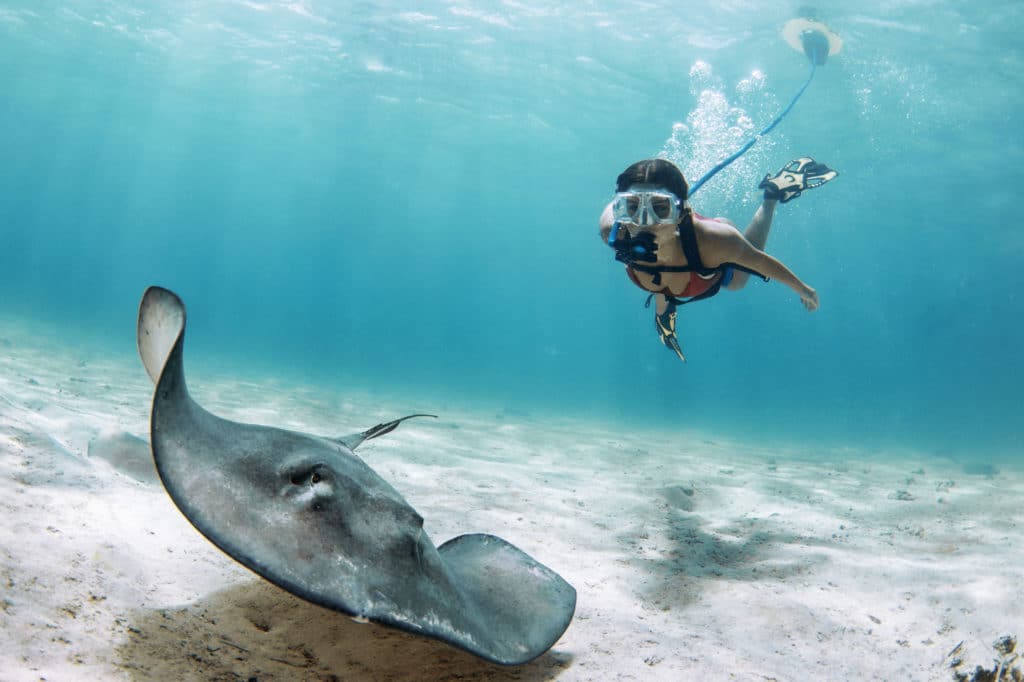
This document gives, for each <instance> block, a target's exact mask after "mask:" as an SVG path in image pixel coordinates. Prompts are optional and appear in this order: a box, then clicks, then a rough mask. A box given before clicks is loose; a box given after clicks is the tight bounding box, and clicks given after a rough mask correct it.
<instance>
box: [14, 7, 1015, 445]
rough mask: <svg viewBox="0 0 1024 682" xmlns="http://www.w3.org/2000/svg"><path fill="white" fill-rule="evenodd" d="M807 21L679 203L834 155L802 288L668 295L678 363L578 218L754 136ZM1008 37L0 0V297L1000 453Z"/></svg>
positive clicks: (872, 21)
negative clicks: (153, 287)
mask: <svg viewBox="0 0 1024 682" xmlns="http://www.w3.org/2000/svg"><path fill="white" fill-rule="evenodd" d="M808 14H813V15H815V16H816V18H817V19H819V20H821V21H824V22H825V23H827V24H828V25H829V26H830V27H831V28H832V29H833V30H835V31H836V32H837V33H838V34H839V35H841V36H842V38H843V40H844V42H845V45H844V48H843V50H842V52H841V53H840V54H839V55H837V56H835V57H833V58H831V59H830V60H829V62H828V64H827V65H825V66H824V67H823V68H821V69H819V70H818V72H817V74H816V75H815V77H814V80H813V82H812V84H811V85H810V87H809V89H808V90H807V92H806V93H805V94H804V96H803V98H802V99H801V100H800V101H799V102H798V103H797V105H796V106H795V107H794V109H793V110H792V111H791V112H790V113H789V115H788V116H787V117H786V118H785V119H784V120H783V122H782V123H781V124H780V125H779V127H778V128H776V129H775V130H774V131H773V132H772V133H771V134H770V135H768V136H767V137H765V138H764V139H762V140H761V141H760V142H759V143H758V144H757V145H755V146H754V148H753V149H752V150H751V151H750V152H749V153H748V154H746V155H745V156H744V157H742V158H741V159H740V161H738V162H737V163H736V164H734V165H733V166H730V168H729V169H728V170H726V171H725V172H723V173H721V174H720V175H718V176H717V177H716V178H715V179H714V180H712V181H711V182H710V183H709V184H708V185H706V186H705V187H704V188H703V189H702V190H701V191H700V193H699V194H698V195H697V196H696V197H695V198H694V205H695V207H696V209H697V210H698V211H699V212H701V213H703V214H706V215H722V216H728V217H730V218H732V219H733V220H734V221H736V222H737V223H739V224H740V225H741V226H742V225H744V224H745V223H746V221H747V220H748V219H749V217H750V216H751V215H752V213H753V211H754V209H755V208H756V206H757V203H758V192H757V190H756V185H757V183H758V181H759V180H760V178H761V177H762V176H763V175H764V174H765V173H767V172H774V171H776V170H778V168H779V167H781V166H782V165H783V164H784V163H786V162H787V161H789V160H790V159H792V158H795V157H799V156H805V155H806V156H813V157H814V158H816V159H818V160H820V161H824V162H826V163H828V164H829V165H830V166H832V167H833V168H836V169H837V170H839V172H840V174H841V175H840V177H839V178H837V179H836V180H835V181H834V182H832V183H831V184H829V185H828V186H826V187H823V188H821V189H818V190H815V191H814V192H809V193H807V194H805V195H804V196H803V197H801V198H799V199H798V200H797V201H795V202H792V203H790V204H786V205H784V206H780V207H779V210H778V212H777V214H776V220H775V224H774V228H773V231H772V234H771V238H770V240H769V243H768V249H767V250H768V251H769V252H770V253H772V254H773V255H775V256H777V257H778V258H780V259H781V260H782V261H784V262H785V263H786V264H787V265H789V266H790V267H791V268H792V269H793V270H794V271H795V272H796V273H797V275H798V276H800V277H801V278H802V279H803V280H804V281H806V282H807V283H809V284H810V285H811V286H813V287H815V288H816V289H817V291H818V293H819V295H820V297H821V308H820V310H819V311H818V312H816V313H813V314H810V313H807V312H806V311H805V310H804V309H803V307H802V306H801V305H800V302H799V300H798V299H797V297H796V296H795V295H794V294H793V293H792V292H790V291H789V290H788V289H786V288H785V287H783V286H781V285H779V284H777V283H770V284H761V283H757V282H751V283H750V284H749V285H748V287H747V288H746V289H745V290H743V291H742V292H739V293H736V294H733V293H723V294H721V295H719V296H718V297H716V298H715V299H714V300H713V301H711V302H708V303H702V304H696V305H694V306H692V307H688V308H686V309H684V310H683V311H682V313H681V314H680V337H681V339H682V343H683V347H684V349H685V351H686V352H687V354H688V356H689V362H688V363H687V364H686V365H683V364H681V363H679V362H678V360H677V359H676V358H675V357H674V356H673V355H672V354H671V353H670V352H668V351H666V350H665V349H664V348H662V347H661V346H660V345H659V343H658V340H657V337H656V335H655V333H654V329H653V323H652V314H651V311H650V310H646V309H644V307H643V300H644V294H643V293H642V292H640V290H638V289H637V288H636V287H634V286H633V285H632V284H631V283H629V282H628V280H627V279H626V277H625V276H624V274H623V271H622V267H621V265H620V264H618V263H616V262H615V261H614V260H613V258H612V252H611V250H610V249H609V248H608V247H607V246H605V245H603V244H602V242H601V241H600V240H599V238H598V235H597V220H598V216H599V214H600V212H601V210H602V208H603V206H604V205H605V203H606V202H607V201H608V200H609V199H610V198H611V195H612V193H613V191H614V181H615V177H616V175H617V174H618V173H619V172H621V171H622V170H623V169H624V168H625V167H626V166H627V165H629V164H630V163H632V162H634V161H636V160H639V159H641V158H645V157H650V156H654V155H657V154H664V155H667V156H669V157H670V158H673V159H674V160H676V161H677V162H678V163H679V164H680V165H681V166H682V167H683V168H684V170H685V171H686V173H687V174H688V176H690V177H691V178H692V177H695V176H698V175H700V174H701V173H703V172H704V171H705V170H707V169H708V168H710V167H711V166H712V165H714V163H715V162H716V161H718V160H720V159H721V158H723V157H724V156H726V155H727V154H728V153H729V152H731V151H732V150H734V149H735V148H736V147H738V146H739V144H741V143H742V142H743V141H744V140H745V139H746V138H747V137H748V136H749V135H750V134H752V133H754V132H756V130H758V129H759V128H761V127H762V126H763V125H765V124H767V123H768V122H769V121H770V120H771V119H772V117H773V116H775V114H776V113H778V111H780V110H781V109H782V107H783V106H784V105H785V104H786V103H787V102H788V101H789V99H790V97H791V96H792V95H793V93H794V92H795V91H796V90H797V88H798V87H799V86H800V84H801V83H802V82H803V80H804V79H805V78H806V75H807V70H808V65H807V60H806V58H805V57H804V56H803V55H802V54H800V53H799V52H797V51H795V50H794V49H792V48H791V47H790V46H789V45H788V44H787V43H786V42H785V41H784V40H783V38H782V36H781V34H780V32H781V29H782V27H783V25H784V24H785V23H786V21H788V20H789V19H791V18H794V17H797V16H804V15H808ZM1022 28H1024V5H1022V4H1021V3H1020V2H1015V1H1012V0H1006V1H993V2H987V3H973V4H970V3H962V2H952V1H951V0H938V1H924V0H910V1H903V2H890V1H886V0H867V1H866V2H864V3H857V4H856V5H854V4H852V3H844V4H842V5H840V4H839V3H821V4H819V5H817V6H813V7H807V6H803V5H801V4H797V3H792V4H790V3H761V2H753V1H752V0H729V1H726V2H717V3H696V2H682V3H679V2H671V3H670V2H662V3H657V2H607V1H605V0H595V1H593V2H582V3H580V2H539V1H535V0H506V1H505V2H497V1H490V2H483V1H481V0H453V1H439V0H427V1H425V2H421V3H416V4H415V6H413V5H411V4H407V3H397V2H373V3H369V2H327V1H318V0H293V1H287V0H202V1H200V0H175V1H173V2H172V1H170V0H152V1H151V2H145V3H143V2H134V3H132V2H124V1H123V0H81V1H71V0H62V1H60V2H51V1H48V0H31V1H29V0H3V1H2V2H0V239H2V242H0V319H3V320H6V321H7V323H8V324H12V323H13V322H12V321H15V320H21V321H27V322H28V323H31V324H35V325H39V326H40V327H41V328H45V329H46V330H48V332H47V333H49V334H52V335H54V336H55V338H56V340H58V341H60V342H62V343H66V344H69V345H74V346H81V347H82V348H83V352H85V350H84V349H86V348H88V349H91V351H90V352H94V351H95V350H96V349H99V350H100V352H108V353H110V354H116V355H121V354H123V355H125V356H128V355H130V354H132V353H134V324H135V314H136V310H137V304H138V301H139V298H140V296H141V294H142V292H143V290H144V289H145V287H146V286H148V285H150V284H160V285H163V286H166V287H169V288H171V289H173V290H175V291H176V292H178V293H179V294H180V295H181V296H182V298H183V299H184V300H185V301H186V303H187V305H188V307H189V312H190V326H189V348H190V354H191V357H193V358H195V359H197V362H200V363H205V364H206V366H208V367H215V368H221V371H224V372H225V373H228V372H249V373H253V374H254V375H256V376H261V377H266V378H267V379H268V381H269V380H270V379H272V378H274V377H288V378H289V380H296V381H300V382H305V383H310V384H318V385H324V386H327V387H330V388H336V389H338V390H342V391H344V390H350V389H358V390H379V391H384V392H388V393H393V394H396V395H407V396H415V400H410V402H414V403H415V407H416V408H418V409H422V410H424V411H432V410H437V409H441V408H443V406H444V405H446V404H460V405H467V406H473V407H475V408H479V409H482V410H487V411H493V412H494V414H496V415H497V414H501V415H516V414H530V415H540V416H542V415H546V414H557V415H567V416H573V417H581V418H587V419H593V420H594V421H595V422H600V423H601V424H602V425H605V426H606V425H609V424H611V425H621V427H622V428H623V429H624V430H627V429H628V430H629V432H631V433H642V431H643V429H644V428H658V429H663V430H671V429H674V428H679V429H685V430H696V431H699V432H705V433H707V434H709V437H729V438H736V439H741V440H746V441H751V442H764V443H769V444H770V443H791V444H797V445H806V446H808V447H816V446H818V445H821V446H836V445H839V446H842V445H849V446H851V447H912V448H915V449H922V450H925V451H930V452H934V453H935V454H936V456H954V457H959V458H988V457H994V456H999V457H1003V458H1007V457H1010V458H1017V459H1018V460H1019V459H1020V458H1021V454H1020V453H1021V446H1022V439H1021V433H1022V429H1024V426H1022V424H1024V422H1022V419H1021V418H1022V416H1024V415H1022V412H1024V410H1022V400H1021V396H1020V384H1021V381H1022V379H1024V322H1022V319H1021V318H1022V315H1021V313H1022V310H1024V307H1022V301H1021V297H1020V293H1019V290H1020V285H1019V279H1020V271H1021V265H1022V262H1024V231H1022V230H1021V229H1020V225H1019V219H1018V215H1017V212H1016V209H1017V207H1018V205H1019V203H1020V202H1019V196H1020V187H1021V186H1022V184H1024V145H1022V135H1021V127H1020V126H1021V116H1020V112H1021V108H1022V104H1024V78H1022V75H1021V73H1022V67H1024V58H1022V46H1024V44H1022V42H1021V40H1020V35H1021V30H1022ZM2 335H3V332H2V329H0V336H2ZM139 371H140V372H141V371H142V370H141V366H140V370H139ZM195 380H198V378H197V379H195ZM147 399H148V396H140V400H147ZM402 407H406V406H405V405H403V406H402ZM344 420H345V418H344V415H339V424H344V426H345V427H346V428H339V431H345V430H346V429H347V427H348V426H350V425H348V424H345V423H344ZM359 426H365V425H359Z"/></svg>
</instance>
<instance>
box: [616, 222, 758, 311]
mask: <svg viewBox="0 0 1024 682" xmlns="http://www.w3.org/2000/svg"><path fill="white" fill-rule="evenodd" d="M612 230H613V232H612V235H613V237H612V240H610V241H609V242H608V244H609V245H610V246H611V247H612V248H613V249H615V260H617V261H619V262H621V263H625V264H626V265H628V266H629V267H631V268H633V269H634V270H636V271H638V272H644V273H647V274H648V275H653V276H654V284H655V285H660V284H661V273H663V272H692V273H694V275H696V276H699V277H703V278H705V279H707V278H710V277H712V276H713V275H715V274H719V273H720V274H722V275H723V277H724V274H725V271H726V270H727V269H728V268H733V269H735V270H742V271H743V272H749V273H750V274H752V275H757V276H758V277H760V278H761V279H763V280H764V281H766V282H767V281H768V277H766V276H764V275H762V274H761V273H760V272H757V271H756V270H751V269H750V268H748V267H744V266H742V265H739V264H737V263H722V264H721V265H718V266H716V267H713V268H709V267H707V266H706V265H704V262H703V261H702V260H701V259H700V251H699V250H698V249H697V234H696V232H694V228H693V211H691V210H690V209H689V208H687V209H685V213H684V214H683V219H682V220H681V221H680V222H679V227H678V229H677V230H676V234H678V235H679V245H680V246H681V247H682V249H683V255H684V256H686V265H651V263H657V262H658V244H657V242H655V241H654V235H653V234H652V233H650V232H641V233H640V234H638V235H637V236H636V237H631V236H630V234H629V231H628V230H624V229H622V228H621V227H620V226H619V224H618V223H616V224H615V225H613V226H612ZM723 277H719V278H718V279H717V280H716V281H715V283H714V284H712V285H711V287H710V288H708V290H707V291H705V292H703V293H700V294H697V295H696V296H692V297H690V298H686V299H682V298H676V297H675V296H671V295H669V294H663V296H665V297H666V298H667V299H668V300H669V302H670V303H672V304H673V305H674V306H676V305H683V304H685V303H693V302H694V301H702V300H704V299H705V298H711V297H712V296H714V295H715V294H717V293H718V292H719V290H720V289H721V288H722V279H723ZM652 296H653V294H652ZM650 302H651V297H650V296H648V297H647V305H650Z"/></svg>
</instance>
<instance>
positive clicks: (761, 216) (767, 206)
mask: <svg viewBox="0 0 1024 682" xmlns="http://www.w3.org/2000/svg"><path fill="white" fill-rule="evenodd" d="M777 203H778V202H777V201H775V200H774V199H765V200H764V201H763V202H761V205H760V206H759V207H758V208H757V211H756V212H755V213H754V217H753V218H751V219H750V224H749V225H747V229H746V230H744V231H743V236H744V237H746V239H747V241H748V242H750V243H751V244H753V245H754V248H756V249H758V250H759V251H764V247H765V244H767V243H768V233H769V232H771V230H772V218H774V217H775V204H777ZM749 278H750V273H749V272H744V271H743V270H733V275H732V281H731V282H729V283H728V284H727V285H725V288H726V289H728V290H729V291H736V290H738V289H742V288H743V287H744V286H745V285H746V283H747V279H749Z"/></svg>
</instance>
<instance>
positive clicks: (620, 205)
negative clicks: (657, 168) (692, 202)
mask: <svg viewBox="0 0 1024 682" xmlns="http://www.w3.org/2000/svg"><path fill="white" fill-rule="evenodd" d="M682 211H683V202H682V201H680V200H679V197H677V196H676V195H675V194H672V192H669V191H667V190H663V189H658V190H639V189H638V190H629V191H626V192H619V193H617V194H616V195H615V199H613V200H612V215H613V216H614V217H615V220H616V221H619V222H626V223H633V224H635V225H640V226H642V227H643V226H649V225H666V224H675V223H678V222H679V216H681V215H682Z"/></svg>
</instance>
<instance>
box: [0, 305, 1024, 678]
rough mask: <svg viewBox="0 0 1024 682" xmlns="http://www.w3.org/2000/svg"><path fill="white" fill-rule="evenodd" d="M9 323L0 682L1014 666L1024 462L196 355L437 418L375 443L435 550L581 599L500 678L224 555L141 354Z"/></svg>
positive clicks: (1023, 618)
mask: <svg viewBox="0 0 1024 682" xmlns="http://www.w3.org/2000/svg"><path fill="white" fill-rule="evenodd" d="M6 327H7V328H2V327H0V507H2V510H3V524H2V526H0V586H2V590H3V601H2V610H0V680H4V681H6V680H44V679H45V680H108V679H109V680H260V681H263V680H456V679H458V680H547V679H558V680H565V681H570V680H632V679H636V680H641V679H642V680H652V679H657V680H732V679H736V680H811V679H813V680H953V679H954V676H955V675H956V674H957V673H959V674H961V675H963V676H965V679H966V678H967V677H968V676H970V677H975V676H976V672H977V666H983V667H984V668H985V669H988V670H992V671H996V672H1002V673H1003V675H1002V677H1003V679H1020V678H1019V677H1017V678H1014V677H1013V675H1017V676H1019V675H1020V670H1021V668H1020V659H1019V658H1018V659H1016V661H1014V660H1013V657H1014V656H1015V655H1016V654H1018V653H1020V652H1021V651H1022V650H1024V642H1022V643H1021V644H1019V645H1018V646H1017V647H1016V650H1015V652H1014V653H1006V651H1007V650H1008V647H1009V644H1010V642H1009V640H1006V639H1005V638H1006V637H1007V636H1012V637H1020V636H1024V472H1022V471H1021V469H1020V467H1017V468H1014V467H1012V466H1005V465H1000V466H999V467H984V466H980V467H979V466H977V465H974V466H966V467H965V465H964V464H963V463H959V462H957V461H955V460H953V459H948V458H947V459H940V458H937V457H935V456H930V455H928V454H927V453H919V454H915V453H910V452H905V451H900V452H884V451H877V450H875V451H859V450H857V449H856V448H850V449H843V450H830V451H822V450H798V449H795V448H787V449H780V448H775V449H771V448H767V447H763V446H759V445H757V444H752V443H736V442H728V441H726V440H723V439H721V438H718V437H714V438H713V439H711V438H709V437H708V436H707V435H700V434H696V433H691V432H673V433H670V432H661V433H652V432H649V431H639V430H638V431H636V432H634V433H628V432H623V431H621V430H613V429H611V428H608V427H607V426H606V425H602V424H594V423H587V422H584V421H579V420H570V419H562V418H559V417H558V416H557V415H555V416H552V415H529V414H514V413H505V412H501V413H497V414H496V413H495V412H494V411H493V410H490V411H487V412H484V411H483V410H480V411H477V412H473V411H470V410H467V409H465V408H452V407H451V406H447V405H445V404H444V403H443V402H439V403H438V404H424V401H423V399H417V400H416V402H415V404H413V403H412V402H410V400H409V398H408V397H398V398H396V397H394V396H384V395H377V394H354V393H353V394H341V393H334V392H330V391H327V390H324V389H318V388H312V387H308V386H300V385H297V384H294V383H292V384H290V383H287V382H284V381H281V380H272V379H267V380H265V381H264V380H254V379H252V378H243V379H239V378H237V377H226V376H223V375H220V374H219V373H217V372H213V373H210V372H205V373H204V372H203V371H202V370H201V369H197V368H194V367H189V360H188V357H187V353H186V371H187V374H188V375H189V379H190V381H189V385H190V388H191V389H192V392H193V395H194V396H195V397H196V399H197V400H198V402H200V404H202V405H204V406H205V407H206V408H207V409H209V410H211V411H212V412H214V413H216V414H218V415H220V416H223V417H226V418H229V419H234V420H237V421H245V422H253V423H264V424H270V425H274V426H279V427H282V428H289V429H295V430H300V431H307V432H311V433H317V434H323V435H343V434H346V433H353V432H356V431H361V430H363V429H365V428H368V427H369V426H372V425H373V424H376V423H379V422H382V421H386V420H388V419H391V418H394V417H397V416H401V415H403V414H407V413H410V412H419V411H426V412H436V413H438V414H439V415H440V417H441V418H440V419H438V420H436V421H434V420H429V421H428V420H422V421H412V422H408V423H406V424H403V425H402V426H401V427H400V428H399V429H398V430H397V431H396V432H394V433H392V434H389V435H387V436H384V437H382V438H380V439H377V440H374V441H371V442H368V443H366V444H364V445H363V446H362V447H361V448H360V449H359V454H360V456H361V457H362V458H363V459H364V460H366V461H367V463H369V464H370V466H372V467H374V468H375V469H376V470H377V471H378V472H379V473H380V474H381V475H382V476H383V477H384V478H385V479H387V480H388V481H389V482H390V483H392V485H394V486H395V487H396V488H397V489H398V490H399V491H400V492H401V493H402V494H403V495H404V496H405V498H406V499H407V500H408V501H409V503H410V504H411V505H412V506H413V507H415V508H416V509H417V511H419V512H420V514H422V515H423V516H424V517H425V519H426V524H425V529H426V530H427V532H428V533H429V534H430V536H431V538H432V539H433V541H434V542H435V544H440V543H441V542H443V541H444V540H447V539H448V538H450V537H453V536H455V535H459V534H462V533H470V532H486V533H493V534H495V535H499V536H501V537H503V538H505V539H506V540H508V541H510V542H512V543H513V544H515V545H517V546H518V547H520V548H521V549H523V550H524V551H526V552H528V553H529V554H531V555H532V556H534V557H535V558H537V559H538V560H539V561H541V562H542V563H544V564H546V565H548V566H550V567H551V568H553V569H554V570H556V571H557V572H559V573H560V574H561V575H562V576H563V577H564V578H565V579H566V580H568V581H569V582H570V583H571V584H572V585H573V586H574V587H575V588H576V589H577V592H578V604H577V609H576V615H575V618H574V619H573V622H572V624H571V625H570V626H569V629H568V630H567V631H566V632H565V634H564V636H563V637H562V638H561V640H559V642H558V643H557V644H556V645H555V646H554V647H553V648H552V649H551V650H550V651H549V652H548V653H546V654H544V655H542V656H541V657H539V658H538V659H536V660H535V661H533V662H531V663H529V664H526V665H523V666H518V667H514V668H505V667H500V666H494V665H491V664H488V663H486V662H483V661H481V660H479V659H477V658H475V657H473V656H471V655H469V654H466V653H464V652H462V651H459V650H456V649H453V648H451V647H449V646H448V645H446V644H443V643H440V642H437V641H433V640H428V639H424V638H418V637H414V636H411V635H408V634H405V633H402V632H398V631H395V630H390V629H387V628H383V627H380V626H377V625H374V624H360V623H356V622H354V621H353V620H351V619H350V618H348V617H346V616H344V615H342V614H339V613H334V612H331V611H328V610H325V609H322V608H320V607H317V606H314V605H311V604H309V603H306V602H304V601H302V600H300V599H298V598H297V597H294V596H292V595H290V594H288V593H287V592H284V591H283V590H281V589H278V588H276V587H274V586H272V585H270V584H269V583H267V582H266V581H264V580H262V579H260V578H259V577H257V576H256V575H255V574H253V573H251V572H249V571H248V570H246V569H245V568H243V567H242V566H241V565H239V564H237V563H236V562H235V561H233V560H232V559H230V558H229V557H227V556H226V555H224V554H222V553H221V552H220V551H219V550H218V549H216V548H215V547H214V546H213V545H212V544H210V543H209V542H208V541H207V540H205V539H204V538H203V537H202V536H201V535H200V534H199V533H198V532H197V531H196V530H194V529H193V528H192V526H191V525H190V524H189V523H188V522H187V521H186V520H185V518H184V517H183V516H182V515H181V514H180V513H179V512H178V510H177V509H176V507H175V506H174V505H173V503H172V502H171V500H170V498H169V497H168V496H167V494H166V493H165V492H164V490H163V487H162V486H161V485H160V483H159V482H158V480H157V479H156V475H155V472H154V471H153V469H152V465H151V463H150V459H149V451H148V441H147V440H146V439H147V437H148V433H147V432H148V412H149V400H150V398H151V394H152V385H151V384H150V383H149V379H148V378H147V376H146V374H145V371H144V370H143V369H142V366H141V363H139V362H138V361H137V360H134V359H132V358H130V357H127V356H125V357H120V358H111V357H109V356H102V355H95V354H89V355H87V356H86V355H85V354H84V351H76V350H75V349H74V348H73V347H71V346H70V345H68V346H64V345H61V344H60V343H57V342H55V341H54V340H53V339H52V338H49V337H46V336H40V335H39V334H38V333H36V332H30V331H27V330H24V329H21V328H18V327H17V326H16V325H11V324H8V325H6ZM1000 640H1001V641H1002V644H1001V647H1002V649H1003V650H1004V651H1003V653H1002V654H1001V653H1000V652H999V651H998V650H997V648H994V646H995V645H997V644H999V642H1000ZM996 659H1001V660H1002V661H1004V664H1003V666H1002V670H1000V669H999V663H998V662H997V660H996ZM956 660H960V661H961V662H962V663H961V665H960V666H958V667H955V668H954V667H951V664H952V663H954V662H955V661H956ZM994 675H995V672H993V673H992V674H991V676H990V677H988V678H987V679H994ZM977 679H979V680H980V679H983V678H982V677H977Z"/></svg>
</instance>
